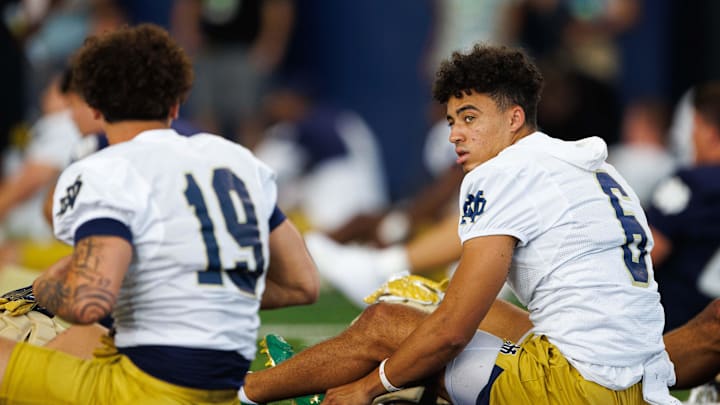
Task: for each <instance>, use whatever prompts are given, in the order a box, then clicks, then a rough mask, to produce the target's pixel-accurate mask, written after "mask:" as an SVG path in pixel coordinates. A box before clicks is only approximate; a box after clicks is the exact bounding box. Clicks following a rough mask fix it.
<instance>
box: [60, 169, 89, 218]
mask: <svg viewBox="0 0 720 405" xmlns="http://www.w3.org/2000/svg"><path fill="white" fill-rule="evenodd" d="M80 187H82V180H80V176H79V175H78V176H77V179H75V182H74V183H73V184H71V185H70V186H68V187H66V188H65V196H64V197H62V198H61V199H60V211H58V213H57V214H55V215H56V216H58V217H59V216H60V215H62V214H64V213H65V212H66V211H67V210H68V209H72V208H73V206H75V198H77V195H78V193H80Z"/></svg>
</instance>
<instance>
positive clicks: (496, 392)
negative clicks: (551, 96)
mask: <svg viewBox="0 0 720 405" xmlns="http://www.w3.org/2000/svg"><path fill="white" fill-rule="evenodd" d="M542 80H543V79H542V76H541V74H540V72H539V71H538V69H537V68H536V66H535V65H533V64H532V63H531V62H530V61H529V60H528V59H527V57H526V56H525V55H524V54H523V53H522V52H520V51H517V50H513V49H509V48H505V47H492V46H481V45H478V46H476V47H475V48H474V49H473V50H472V51H470V52H469V53H467V54H462V53H455V54H453V56H452V58H451V59H450V60H449V61H447V62H445V63H443V65H442V66H441V67H440V70H439V72H438V75H437V79H436V82H435V86H434V90H433V92H434V97H435V99H436V100H438V101H440V102H441V103H445V104H446V111H447V120H448V123H449V124H450V126H451V133H450V142H452V143H453V144H454V145H455V151H456V153H457V155H458V163H460V164H461V165H462V166H463V169H464V171H465V172H466V175H465V178H464V180H463V184H462V187H461V193H460V199H459V204H458V208H459V211H460V217H459V218H458V232H459V235H460V239H461V241H462V243H463V246H462V256H461V259H460V262H459V265H458V267H457V270H456V271H455V273H454V275H453V277H452V279H451V280H450V284H449V286H448V289H447V291H446V293H445V297H444V299H443V300H442V301H441V302H440V305H439V306H438V308H437V309H436V310H435V311H434V312H432V313H431V314H430V315H425V314H424V313H423V312H420V311H416V310H414V309H412V308H410V307H407V306H404V305H393V304H384V305H374V306H371V307H369V308H368V309H367V310H366V311H365V312H364V314H363V316H361V317H360V318H359V319H358V320H357V321H356V322H355V323H354V325H353V326H352V327H351V328H350V329H349V330H348V331H346V332H345V333H343V334H340V335H339V336H337V337H336V338H334V339H331V340H328V341H326V342H323V343H320V344H319V345H317V346H314V347H312V348H310V349H308V350H305V351H303V352H301V353H299V354H298V355H297V356H295V357H293V358H292V359H290V360H288V361H286V362H284V363H282V364H280V365H278V366H277V367H274V368H271V369H269V370H267V371H263V372H258V373H252V374H249V375H248V376H247V378H246V385H245V386H244V388H243V392H242V393H241V394H242V395H244V399H245V401H244V402H247V400H252V401H255V402H258V403H260V402H268V401H272V400H274V399H279V398H287V397H293V396H295V395H298V394H307V393H309V392H325V391H326V390H327V396H326V398H325V401H324V403H326V404H342V405H353V404H367V403H370V402H371V401H372V400H373V398H375V397H376V396H378V395H381V394H383V393H385V392H388V391H394V390H397V389H399V388H400V387H404V386H407V385H412V384H417V383H418V382H421V381H423V380H425V379H429V378H437V377H439V376H441V380H442V381H443V382H444V385H443V387H442V390H444V397H445V398H447V399H449V400H450V401H451V402H452V403H455V404H475V403H490V404H519V403H527V404H535V403H588V402H590V403H598V404H600V403H602V404H605V403H615V402H622V403H629V404H633V403H635V404H641V403H645V402H649V403H651V404H672V403H678V401H677V400H676V399H674V398H673V397H672V396H671V395H670V393H669V390H668V386H671V385H673V384H674V383H675V373H674V371H673V365H672V363H671V362H670V359H669V357H668V354H667V353H666V351H665V345H664V343H663V338H662V329H663V318H664V315H663V308H662V306H661V305H660V296H659V294H658V293H657V283H656V282H655V280H654V278H653V269H652V263H651V262H650V260H649V257H648V250H649V249H650V248H651V247H652V237H651V235H650V230H649V228H648V225H647V222H646V220H645V216H644V213H643V211H642V208H641V207H640V203H639V201H638V199H637V196H636V195H635V193H634V192H633V191H632V190H631V189H630V188H629V187H628V185H627V182H626V181H625V180H624V179H623V178H622V177H621V176H620V175H619V174H618V173H617V171H616V170H614V169H613V168H612V167H611V166H609V165H608V164H607V163H605V158H606V156H607V148H606V145H605V143H604V142H603V141H602V140H601V139H599V138H588V139H584V140H580V141H577V142H565V141H561V140H559V139H555V138H551V137H550V136H548V135H546V134H544V133H542V132H539V131H538V129H537V124H536V110H537V104H538V102H539V99H540V92H541V89H542ZM506 280H507V282H508V283H509V284H510V285H511V287H512V288H513V290H514V292H515V294H516V295H517V296H518V298H519V299H520V301H521V302H522V303H523V304H524V305H525V306H526V307H527V308H528V309H529V314H528V315H527V316H526V315H525V314H524V313H522V311H520V310H518V309H516V308H514V307H511V306H510V305H509V304H506V303H503V301H498V300H496V299H495V297H496V296H497V294H498V292H499V291H500V288H501V287H502V286H503V284H504V283H505V281H506ZM518 311H520V314H519V315H517V312H518ZM478 325H480V328H481V329H482V330H483V331H478V330H477V328H478ZM504 339H506V340H504ZM367 341H371V342H372V345H368V344H364V342H367Z"/></svg>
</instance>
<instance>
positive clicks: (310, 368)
mask: <svg viewBox="0 0 720 405" xmlns="http://www.w3.org/2000/svg"><path fill="white" fill-rule="evenodd" d="M426 316H427V314H426V313H424V312H423V311H420V310H417V309H415V308H411V307H408V306H406V305H400V304H387V303H380V304H376V305H373V306H370V307H368V308H367V309H366V310H365V311H363V313H362V315H361V316H360V317H359V318H358V319H357V320H356V321H355V323H353V324H352V325H351V326H350V327H349V328H348V329H346V330H345V331H344V332H342V333H341V334H339V335H338V336H336V337H334V338H331V339H329V340H327V341H325V342H322V343H319V344H317V345H315V346H313V347H310V348H308V349H306V350H303V351H302V352H300V353H298V354H297V355H296V356H294V357H293V358H291V359H289V360H287V361H285V362H283V363H281V364H279V365H278V366H276V367H273V368H269V369H267V370H262V371H259V372H255V373H250V374H248V375H247V376H246V378H245V393H246V394H247V396H248V398H250V399H252V400H253V401H255V402H259V403H263V402H272V401H276V400H280V399H285V398H293V397H297V396H301V395H307V394H315V393H319V392H325V391H326V390H328V389H330V388H333V387H338V386H340V385H344V384H347V383H350V382H352V381H355V380H357V379H359V378H361V377H363V376H365V375H367V374H368V373H369V372H370V371H372V370H374V369H375V368H376V367H377V366H378V364H379V363H380V362H381V361H382V360H383V359H385V358H387V357H390V355H392V353H393V352H394V351H395V350H396V349H397V348H398V347H399V346H400V344H401V343H402V341H404V340H405V339H406V338H407V337H408V336H409V335H410V333H412V331H413V330H415V328H416V327H417V326H418V325H419V324H420V322H421V321H422V320H423V319H424V318H425V317H426ZM503 320H504V321H503ZM529 325H530V321H529V320H528V317H527V313H526V312H525V311H522V310H520V309H519V308H517V307H515V306H514V305H512V304H510V303H508V302H505V301H502V300H496V301H495V304H493V306H492V307H491V308H490V311H489V312H488V315H487V316H486V317H485V319H484V320H483V322H482V323H481V324H480V326H481V329H483V330H486V331H487V332H489V333H492V334H494V335H496V336H500V337H504V338H508V339H511V340H517V339H519V338H520V337H521V336H522V335H524V334H525V333H526V332H527V331H528V330H529Z"/></svg>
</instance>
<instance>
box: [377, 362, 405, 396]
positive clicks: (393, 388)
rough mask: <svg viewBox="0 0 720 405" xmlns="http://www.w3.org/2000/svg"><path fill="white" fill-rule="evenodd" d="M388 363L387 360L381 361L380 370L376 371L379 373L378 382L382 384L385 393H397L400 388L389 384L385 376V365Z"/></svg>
mask: <svg viewBox="0 0 720 405" xmlns="http://www.w3.org/2000/svg"><path fill="white" fill-rule="evenodd" d="M387 361H388V359H385V360H383V361H382V362H381V363H380V368H379V369H378V370H379V372H380V382H381V383H382V385H383V387H385V391H387V392H397V391H400V390H401V389H402V388H398V387H396V386H394V385H392V384H391V383H390V380H388V378H387V375H385V363H386V362H387Z"/></svg>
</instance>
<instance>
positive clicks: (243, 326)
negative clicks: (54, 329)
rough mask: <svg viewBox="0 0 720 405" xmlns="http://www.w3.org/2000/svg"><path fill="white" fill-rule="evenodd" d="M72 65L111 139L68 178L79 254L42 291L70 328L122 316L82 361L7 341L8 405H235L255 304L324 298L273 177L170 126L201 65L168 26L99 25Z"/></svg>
mask: <svg viewBox="0 0 720 405" xmlns="http://www.w3.org/2000/svg"><path fill="white" fill-rule="evenodd" d="M72 71H73V82H74V84H75V87H76V88H77V89H78V90H79V92H80V93H81V94H82V96H83V99H84V100H85V101H86V102H87V103H88V104H89V105H90V106H91V107H92V108H93V109H94V110H95V113H96V114H97V115H98V116H99V117H101V118H102V120H103V128H104V130H105V133H106V134H107V137H108V140H109V142H110V146H109V147H108V148H105V149H104V150H102V151H100V152H97V153H95V154H92V155H90V156H88V157H86V158H84V159H81V160H79V161H78V162H76V163H74V164H72V165H70V166H69V167H68V168H67V169H65V170H64V171H63V173H62V174H61V176H60V179H59V180H58V183H57V186H56V190H55V193H54V198H53V207H54V208H53V220H54V224H53V225H54V226H53V228H54V232H55V235H56V236H57V237H58V238H59V239H61V240H63V241H65V242H66V243H69V244H72V245H74V249H73V254H72V255H71V256H68V257H65V258H63V259H61V260H60V261H59V262H57V263H56V264H54V265H53V266H52V267H50V268H49V269H47V270H46V271H45V272H44V273H43V274H42V275H40V276H39V277H38V278H37V279H36V280H35V282H34V284H33V291H34V294H35V297H36V298H37V302H38V303H39V304H40V305H42V306H43V307H45V308H47V309H48V310H49V311H50V312H52V313H54V314H57V315H58V316H59V317H61V318H62V319H64V320H66V321H68V322H70V323H72V324H80V325H88V324H92V323H94V322H97V321H98V320H100V319H102V318H104V317H106V316H107V315H109V314H110V313H112V315H113V318H114V320H115V324H114V328H115V334H114V343H115V345H114V346H113V347H108V350H106V351H105V353H104V357H103V358H102V359H100V358H95V359H91V360H85V359H81V358H79V357H75V356H70V355H66V354H64V353H60V352H58V351H57V350H53V349H48V348H46V347H39V346H34V345H30V344H28V343H25V342H21V343H16V342H14V341H11V340H8V339H0V375H3V378H2V382H0V402H3V403H10V404H12V403H75V404H85V403H106V404H110V403H113V404H137V403H148V404H152V403H169V402H170V403H193V404H208V403H226V404H234V403H237V390H238V389H239V387H240V386H241V385H242V384H243V377H244V375H245V373H246V372H247V369H248V367H249V364H250V361H251V360H252V359H253V357H254V355H255V347H256V334H257V329H258V327H259V316H258V309H259V308H276V307H281V306H287V305H297V304H306V303H310V302H313V301H314V300H315V299H316V297H317V294H318V276H317V273H316V270H315V267H314V265H313V263H312V260H311V259H310V257H309V255H308V253H307V251H306V249H305V245H304V243H303V240H302V238H301V236H300V234H299V233H298V232H297V230H296V229H295V227H294V226H293V225H292V223H290V222H289V221H288V220H287V219H286V218H285V217H284V215H283V214H282V212H281V211H279V210H278V209H277V207H276V203H277V201H276V187H275V183H274V181H273V173H272V172H271V171H270V170H269V169H268V168H267V167H266V166H265V165H264V164H262V163H261V162H259V161H258V160H257V159H256V158H254V157H253V155H252V154H251V153H250V152H249V151H248V150H247V149H245V148H243V147H241V146H240V145H237V144H235V143H232V142H230V141H227V140H225V139H223V138H221V137H218V136H214V135H210V134H198V135H196V136H193V137H183V136H180V135H178V134H177V132H175V131H174V130H172V129H170V122H171V121H172V120H173V119H174V118H175V117H176V116H177V113H178V109H179V104H180V103H181V102H182V101H183V100H184V98H185V95H186V93H187V92H188V90H189V89H190V86H191V82H192V70H191V64H190V61H189V59H188V58H187V56H186V55H185V54H184V52H183V50H182V49H181V48H180V47H179V46H177V45H176V44H175V43H174V42H173V41H172V40H171V39H170V36H169V35H168V33H167V32H165V31H164V30H162V29H161V28H159V27H156V26H152V25H140V26H137V27H133V28H124V29H120V30H119V31H116V32H112V33H107V34H104V35H101V36H97V37H92V38H90V39H89V40H88V41H86V43H85V44H84V46H83V47H82V48H81V50H80V51H79V53H78V54H77V56H76V57H75V59H74V61H73V67H72ZM71 329H73V328H71ZM115 347H116V350H114V349H115Z"/></svg>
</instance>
